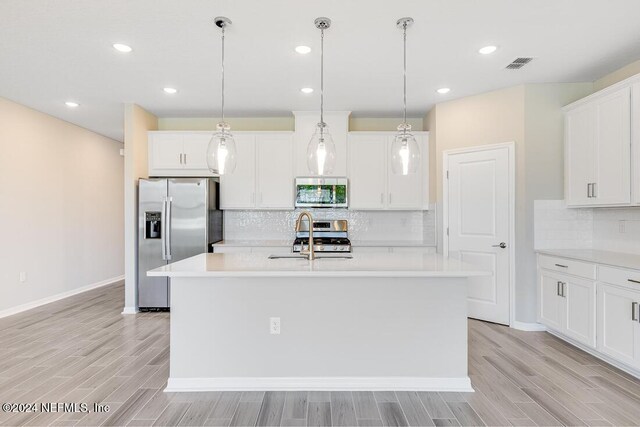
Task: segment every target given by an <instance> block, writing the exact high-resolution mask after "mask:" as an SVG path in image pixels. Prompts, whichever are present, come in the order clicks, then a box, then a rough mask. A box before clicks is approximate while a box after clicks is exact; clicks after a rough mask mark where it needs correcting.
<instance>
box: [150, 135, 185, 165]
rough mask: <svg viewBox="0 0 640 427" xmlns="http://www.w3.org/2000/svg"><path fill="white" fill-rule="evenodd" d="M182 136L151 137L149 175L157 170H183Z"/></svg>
mask: <svg viewBox="0 0 640 427" xmlns="http://www.w3.org/2000/svg"><path fill="white" fill-rule="evenodd" d="M182 140H183V138H182V135H176V134H160V133H156V134H150V135H149V173H150V174H153V171H156V170H162V169H164V170H167V169H182V168H183V164H182Z"/></svg>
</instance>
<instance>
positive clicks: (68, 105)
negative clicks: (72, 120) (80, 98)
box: [64, 101, 80, 108]
mask: <svg viewBox="0 0 640 427" xmlns="http://www.w3.org/2000/svg"><path fill="white" fill-rule="evenodd" d="M64 105H66V106H67V107H69V108H76V107H77V106H78V105H80V104H78V103H77V102H73V101H67V102H65V103H64Z"/></svg>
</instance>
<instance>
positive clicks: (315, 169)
mask: <svg viewBox="0 0 640 427" xmlns="http://www.w3.org/2000/svg"><path fill="white" fill-rule="evenodd" d="M314 23H315V25H316V28H318V29H319V30H320V122H319V123H318V125H317V126H316V130H315V133H314V134H313V136H312V137H311V141H309V146H308V147H307V166H308V167H309V170H310V171H311V173H312V174H313V175H327V174H330V173H331V172H333V168H334V166H335V164H336V145H335V144H334V143H333V138H332V137H331V134H330V133H329V129H328V127H327V124H326V123H325V122H324V30H326V29H327V28H329V27H330V26H331V19H329V18H317V19H316V20H315V21H314Z"/></svg>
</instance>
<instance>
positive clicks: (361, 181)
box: [349, 134, 387, 210]
mask: <svg viewBox="0 0 640 427" xmlns="http://www.w3.org/2000/svg"><path fill="white" fill-rule="evenodd" d="M386 150H387V136H386V135H376V134H358V135H354V134H350V135H349V208H351V209H361V210H367V209H384V208H385V206H386V205H387V189H386V184H387V183H386V181H387V165H386Z"/></svg>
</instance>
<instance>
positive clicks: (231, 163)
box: [207, 16, 236, 175]
mask: <svg viewBox="0 0 640 427" xmlns="http://www.w3.org/2000/svg"><path fill="white" fill-rule="evenodd" d="M214 22H215V24H216V26H217V27H218V28H220V29H221V30H222V113H221V117H222V119H221V121H220V123H218V124H217V125H216V133H214V134H213V137H212V138H211V140H210V141H209V146H208V147H207V165H208V166H209V170H210V171H211V172H213V173H214V174H216V175H225V174H230V173H232V172H233V171H234V170H235V168H236V142H235V140H234V139H233V135H232V134H231V132H230V130H231V127H230V126H229V124H228V123H226V122H225V121H224V31H225V29H226V27H228V26H229V25H231V20H230V19H229V18H225V17H224V16H218V17H216V18H215V19H214Z"/></svg>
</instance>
